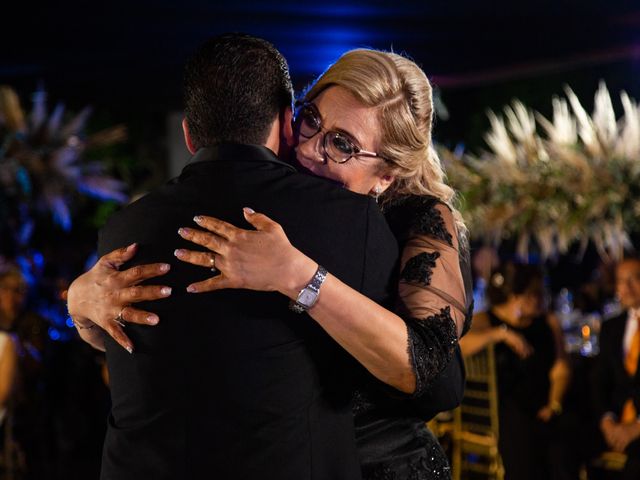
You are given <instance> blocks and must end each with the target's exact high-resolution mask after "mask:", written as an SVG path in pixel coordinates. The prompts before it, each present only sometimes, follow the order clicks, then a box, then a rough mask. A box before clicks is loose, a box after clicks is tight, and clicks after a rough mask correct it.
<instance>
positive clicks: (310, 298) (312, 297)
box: [298, 288, 318, 307]
mask: <svg viewBox="0 0 640 480" xmlns="http://www.w3.org/2000/svg"><path fill="white" fill-rule="evenodd" d="M317 296H318V294H317V293H316V292H314V291H313V290H310V289H308V288H305V289H304V290H302V292H300V296H298V303H301V304H303V305H305V306H306V307H310V306H311V305H313V304H314V303H315V301H316V297H317Z"/></svg>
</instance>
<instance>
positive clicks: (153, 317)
mask: <svg viewBox="0 0 640 480" xmlns="http://www.w3.org/2000/svg"><path fill="white" fill-rule="evenodd" d="M159 321H160V319H159V318H158V316H157V315H149V316H147V323H150V324H151V325H156V324H157V323H158V322H159Z"/></svg>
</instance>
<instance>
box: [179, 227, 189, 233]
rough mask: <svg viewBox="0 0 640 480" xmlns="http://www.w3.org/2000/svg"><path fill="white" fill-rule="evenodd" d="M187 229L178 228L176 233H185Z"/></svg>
mask: <svg viewBox="0 0 640 480" xmlns="http://www.w3.org/2000/svg"><path fill="white" fill-rule="evenodd" d="M188 232H189V231H188V230H187V229H186V228H179V229H178V235H186V234H187V233H188Z"/></svg>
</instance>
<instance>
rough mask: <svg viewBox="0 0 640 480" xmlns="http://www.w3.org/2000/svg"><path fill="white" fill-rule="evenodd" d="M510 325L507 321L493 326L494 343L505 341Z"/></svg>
mask: <svg viewBox="0 0 640 480" xmlns="http://www.w3.org/2000/svg"><path fill="white" fill-rule="evenodd" d="M508 329H509V327H507V325H506V324H505V323H503V324H501V325H499V326H497V327H494V328H493V343H500V342H504V341H505V339H506V338H507V330H508Z"/></svg>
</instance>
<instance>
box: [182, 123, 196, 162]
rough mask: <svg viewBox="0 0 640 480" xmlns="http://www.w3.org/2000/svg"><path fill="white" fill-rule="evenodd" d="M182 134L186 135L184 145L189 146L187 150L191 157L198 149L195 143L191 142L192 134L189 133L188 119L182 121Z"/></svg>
mask: <svg viewBox="0 0 640 480" xmlns="http://www.w3.org/2000/svg"><path fill="white" fill-rule="evenodd" d="M182 133H184V144H185V145H186V146H187V150H189V153H190V154H191V155H193V154H195V153H196V150H197V148H195V147H194V145H193V141H192V140H191V134H190V133H189V125H188V124H187V119H186V118H183V119H182Z"/></svg>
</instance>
